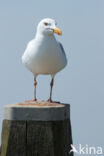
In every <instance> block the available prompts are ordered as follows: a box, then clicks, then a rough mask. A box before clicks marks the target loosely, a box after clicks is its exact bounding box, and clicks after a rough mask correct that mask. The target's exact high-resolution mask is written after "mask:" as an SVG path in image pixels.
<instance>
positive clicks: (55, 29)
mask: <svg viewBox="0 0 104 156" xmlns="http://www.w3.org/2000/svg"><path fill="white" fill-rule="evenodd" d="M53 32H55V33H56V34H58V35H62V32H61V30H60V29H59V28H58V27H56V28H54V29H53Z"/></svg>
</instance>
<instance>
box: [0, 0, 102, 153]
mask: <svg viewBox="0 0 104 156" xmlns="http://www.w3.org/2000/svg"><path fill="white" fill-rule="evenodd" d="M103 6H104V1H103V0H66V1H60V0H57V1H56V0H52V1H50V0H44V1H41V0H35V1H34V0H30V1H25V0H22V1H13V0H9V1H5V0H0V132H1V127H2V126H1V125H2V119H3V107H4V106H5V105H6V104H11V103H16V102H20V101H24V100H26V99H32V97H33V75H32V74H31V73H30V72H29V71H28V70H27V69H26V68H25V67H24V65H23V64H22V62H21V56H22V54H23V53H24V51H25V48H26V45H27V43H28V42H29V41H30V40H32V39H33V38H34V37H35V33H36V26H37V24H38V22H39V21H40V20H41V19H43V18H46V17H49V18H53V19H55V20H56V21H57V23H58V27H60V28H61V30H62V34H63V35H62V36H57V35H55V36H56V38H57V40H59V41H60V42H61V43H62V44H63V47H64V49H65V52H66V55H67V59H68V65H67V67H66V68H65V69H64V70H62V71H61V72H60V73H58V74H57V75H56V77H55V84H54V89H53V100H57V101H61V102H63V103H68V104H70V106H71V110H70V111H71V124H72V134H73V144H74V145H75V146H76V148H77V147H78V146H79V144H82V145H83V146H85V145H86V144H87V145H89V146H95V147H98V146H101V147H103V150H104V138H103V133H104V124H103V119H104V115H103V114H104V113H103V112H104V82H103V81H104V43H103V42H104V7H103ZM37 80H38V87H37V97H38V99H43V100H47V99H48V97H49V87H50V86H49V84H50V76H41V75H40V76H39V77H38V79H37Z"/></svg>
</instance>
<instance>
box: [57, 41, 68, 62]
mask: <svg viewBox="0 0 104 156" xmlns="http://www.w3.org/2000/svg"><path fill="white" fill-rule="evenodd" d="M59 46H60V48H61V51H62V54H63V56H64V58H65V61H66V64H67V57H66V54H65V50H64V48H63V46H62V44H61V43H60V42H59Z"/></svg>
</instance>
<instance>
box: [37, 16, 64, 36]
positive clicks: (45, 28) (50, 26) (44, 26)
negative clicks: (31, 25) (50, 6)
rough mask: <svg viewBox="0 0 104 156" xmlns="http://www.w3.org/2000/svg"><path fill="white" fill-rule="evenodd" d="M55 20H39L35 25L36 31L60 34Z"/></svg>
mask: <svg viewBox="0 0 104 156" xmlns="http://www.w3.org/2000/svg"><path fill="white" fill-rule="evenodd" d="M56 25H57V23H56V22H55V20H53V19H50V18H45V19H43V20H41V21H40V22H39V24H38V26H37V31H38V32H39V33H42V34H45V35H53V34H54V33H56V34H58V35H61V34H62V32H61V30H60V29H59V28H58V27H57V26H56Z"/></svg>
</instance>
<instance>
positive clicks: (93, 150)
mask: <svg viewBox="0 0 104 156" xmlns="http://www.w3.org/2000/svg"><path fill="white" fill-rule="evenodd" d="M70 146H71V150H70V151H69V155H70V153H72V152H74V153H77V154H79V155H80V154H81V155H84V154H88V155H91V154H95V155H102V154H103V149H102V147H100V146H99V147H94V146H88V145H87V144H86V145H85V146H82V145H81V144H79V147H78V148H76V147H75V146H74V145H73V144H71V145H70Z"/></svg>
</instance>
